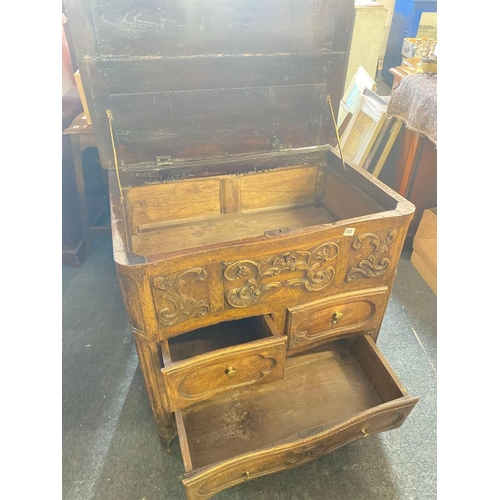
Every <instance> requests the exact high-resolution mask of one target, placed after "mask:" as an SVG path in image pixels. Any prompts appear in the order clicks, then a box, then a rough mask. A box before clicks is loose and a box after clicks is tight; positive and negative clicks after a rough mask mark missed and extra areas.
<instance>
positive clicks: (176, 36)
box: [92, 0, 352, 58]
mask: <svg viewBox="0 0 500 500" xmlns="http://www.w3.org/2000/svg"><path fill="white" fill-rule="evenodd" d="M349 3H352V2H349ZM337 10H338V3H337V2H332V1H327V2H317V1H316V0H301V1H289V0H253V1H251V2H249V1H248V0H212V1H211V2H210V3H206V2H190V1H187V0H180V1H178V2H165V1H164V0H149V1H148V2H142V3H139V2H137V1H134V0H123V1H120V2H119V3H117V2H108V1H106V0H92V13H93V20H94V24H95V30H96V36H97V39H98V41H99V46H100V49H101V52H102V54H104V55H109V56H113V57H119V56H124V57H127V58H130V57H139V56H149V57H165V56H167V57H186V56H196V55H199V54H202V55H210V54H279V53H300V52H320V51H323V50H326V51H332V49H333V48H334V47H333V44H332V41H333V36H334V32H333V31H334V22H335V21H337V22H336V23H335V24H336V28H338V29H339V31H340V32H339V33H338V34H335V35H336V36H335V38H336V40H338V43H341V40H345V38H346V36H347V33H348V28H343V27H342V20H343V19H344V16H339V17H340V19H339V18H335V13H336V11H337ZM342 14H343V13H342ZM342 28H343V30H342ZM341 30H342V31H341ZM346 48H347V46H346V45H345V42H344V46H343V47H341V50H345V49H346Z"/></svg>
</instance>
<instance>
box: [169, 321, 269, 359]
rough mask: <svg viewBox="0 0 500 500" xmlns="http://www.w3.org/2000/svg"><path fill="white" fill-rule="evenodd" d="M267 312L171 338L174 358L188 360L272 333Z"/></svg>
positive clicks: (170, 347) (171, 350)
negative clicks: (265, 320) (265, 314)
mask: <svg viewBox="0 0 500 500" xmlns="http://www.w3.org/2000/svg"><path fill="white" fill-rule="evenodd" d="M262 318H264V316H256V317H252V318H243V319H241V320H237V321H224V322H222V323H218V324H216V325H209V326H206V327H204V328H197V329H196V330H191V331H190V332H188V333H185V334H184V335H180V336H178V337H172V338H171V339H169V340H168V346H169V350H170V358H171V361H172V362H176V361H182V360H187V359H190V358H193V357H194V356H200V355H203V354H206V353H208V352H212V351H216V350H218V349H227V348H229V347H235V346H238V345H241V344H247V343H249V342H253V341H255V340H259V339H264V338H267V337H271V336H272V332H270V328H269V326H268V325H267V323H265V324H263V320H262Z"/></svg>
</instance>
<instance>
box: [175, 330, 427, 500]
mask: <svg viewBox="0 0 500 500" xmlns="http://www.w3.org/2000/svg"><path fill="white" fill-rule="evenodd" d="M286 364H287V366H286V370H287V375H286V378H285V379H283V380H281V381H279V382H276V383H274V384H271V385H267V386H265V387H260V388H259V387H251V388H246V389H243V390H240V391H235V392H233V393H231V395H230V396H229V395H226V394H220V395H218V396H217V397H215V398H213V399H212V400H210V401H205V402H202V403H199V404H197V405H194V406H191V407H190V408H187V409H185V410H183V411H177V412H176V421H177V428H178V432H179V439H180V444H181V450H182V455H183V459H184V465H185V468H186V472H187V474H186V478H185V479H184V481H183V483H184V486H185V488H186V493H187V497H188V499H189V500H201V499H206V498H210V497H211V496H212V495H214V494H215V493H217V492H219V491H221V490H223V489H226V488H229V487H231V486H235V485H237V484H239V483H242V482H243V481H247V480H250V479H253V478H257V477H260V476H264V475H267V474H271V473H274V472H278V471H281V470H285V469H290V468H293V467H296V466H298V465H301V464H303V463H306V462H309V461H311V460H315V459H317V458H318V457H320V456H322V455H325V454H328V453H330V452H332V451H333V450H335V449H336V448H339V447H340V446H343V445H344V444H347V443H350V442H352V441H355V440H356V439H359V438H362V437H367V436H369V435H370V434H375V433H378V432H382V431H386V430H389V429H393V428H396V427H399V426H400V425H401V424H402V423H403V422H404V420H405V418H406V417H407V416H408V414H409V413H410V411H411V409H412V408H413V407H414V406H415V404H416V403H417V398H412V397H410V396H408V394H407V393H406V390H405V389H404V387H403V386H402V385H401V383H400V381H399V379H398V378H397V376H396V375H395V374H394V372H393V371H392V369H391V367H390V366H389V365H388V363H387V361H385V359H384V358H383V356H382V354H381V353H380V351H379V350H378V348H377V347H376V345H375V343H374V342H373V340H372V338H371V337H370V336H368V335H366V336H364V335H361V336H358V337H355V338H350V339H341V340H337V341H335V342H332V343H330V344H328V345H323V346H319V347H316V348H315V349H313V350H311V351H307V352H304V353H301V354H299V355H297V356H294V357H291V358H288V359H287V361H286ZM339 380H342V384H339Z"/></svg>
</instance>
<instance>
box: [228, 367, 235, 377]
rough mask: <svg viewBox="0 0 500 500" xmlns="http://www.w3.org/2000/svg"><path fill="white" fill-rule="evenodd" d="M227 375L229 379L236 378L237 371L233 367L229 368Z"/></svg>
mask: <svg viewBox="0 0 500 500" xmlns="http://www.w3.org/2000/svg"><path fill="white" fill-rule="evenodd" d="M226 375H227V376H228V377H229V378H233V377H235V376H236V370H235V369H234V368H233V367H232V366H228V367H227V368H226Z"/></svg>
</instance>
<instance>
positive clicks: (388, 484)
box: [62, 235, 437, 500]
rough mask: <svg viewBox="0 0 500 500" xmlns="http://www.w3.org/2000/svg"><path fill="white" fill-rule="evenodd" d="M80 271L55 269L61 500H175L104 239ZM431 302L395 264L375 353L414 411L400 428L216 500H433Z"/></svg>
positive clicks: (406, 266) (175, 458) (172, 469)
mask: <svg viewBox="0 0 500 500" xmlns="http://www.w3.org/2000/svg"><path fill="white" fill-rule="evenodd" d="M94 246H95V247H94V254H93V255H92V257H90V258H89V259H87V261H86V262H85V263H84V265H83V267H81V268H69V267H63V273H62V277H63V286H62V288H63V339H62V340H63V342H62V349H63V350H62V352H63V358H62V373H63V388H62V389H63V429H62V440H63V450H62V451H63V455H62V462H63V485H62V486H63V499H64V500H91V499H92V500H160V499H161V500H166V499H180V500H182V499H183V498H185V497H184V491H183V487H182V484H181V479H182V477H183V465H182V459H181V454H180V449H179V443H178V440H177V439H176V440H175V441H174V443H173V446H172V451H171V453H170V454H167V453H165V452H164V451H163V449H162V448H161V446H160V444H159V441H158V439H157V436H156V431H155V426H154V423H153V417H152V414H151V410H150V407H149V403H148V399H147V395H146V391H145V388H144V384H143V380H142V375H141V373H140V369H139V366H138V362H137V356H136V353H135V347H134V344H133V342H132V341H131V334H130V329H129V325H128V321H127V316H126V314H125V309H124V307H123V304H122V299H121V296H120V290H119V286H118V281H117V278H116V275H115V269H114V264H113V258H112V250H111V239H110V236H108V235H102V236H99V237H94ZM436 340H437V339H436V297H435V296H434V294H433V293H432V292H431V290H430V289H429V288H428V287H427V285H426V284H425V282H424V281H423V280H422V279H421V278H420V276H419V275H418V273H417V272H416V270H415V269H414V268H413V266H412V265H411V263H410V260H409V253H404V254H403V256H402V259H401V262H400V264H399V268H398V275H397V279H396V284H395V286H394V288H393V292H392V296H391V299H390V301H389V306H388V309H387V313H386V316H385V319H384V322H383V325H382V329H381V333H380V336H379V340H378V345H379V347H380V349H381V351H382V352H383V353H384V355H385V356H386V358H387V360H388V361H389V363H390V364H391V365H392V367H393V368H394V370H395V372H396V373H397V374H398V375H399V377H400V378H401V380H402V382H403V384H404V385H405V387H406V388H407V390H408V392H409V393H410V394H411V395H412V396H418V397H419V398H420V401H419V402H418V404H417V406H416V407H415V408H414V410H413V412H412V413H411V414H410V416H409V417H408V419H407V420H406V422H405V423H404V424H403V426H402V427H401V428H399V429H396V430H393V431H389V432H387V433H383V434H378V435H375V436H371V437H370V438H368V439H362V440H358V441H356V442H354V443H351V444H349V445H347V446H345V447H343V448H340V449H339V450H337V451H335V452H334V453H332V454H330V455H328V456H325V457H323V458H321V459H319V460H317V461H316V462H313V463H310V464H306V465H303V466H301V467H298V468H296V469H293V470H290V471H285V472H281V473H278V474H274V475H270V476H267V477H264V478H260V479H255V480H253V481H249V482H247V483H244V484H241V485H239V486H236V487H234V488H231V489H229V490H226V491H223V492H221V493H220V494H218V495H216V496H215V497H214V498H216V499H218V500H229V499H231V500H243V499H245V500H251V499H259V500H262V499H282V500H307V499H314V500H318V499H336V500H344V499H345V500H347V499H349V500H365V499H366V500H390V499H415V500H417V499H418V500H425V499H434V498H436V468H437V459H436V392H437V391H436Z"/></svg>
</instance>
